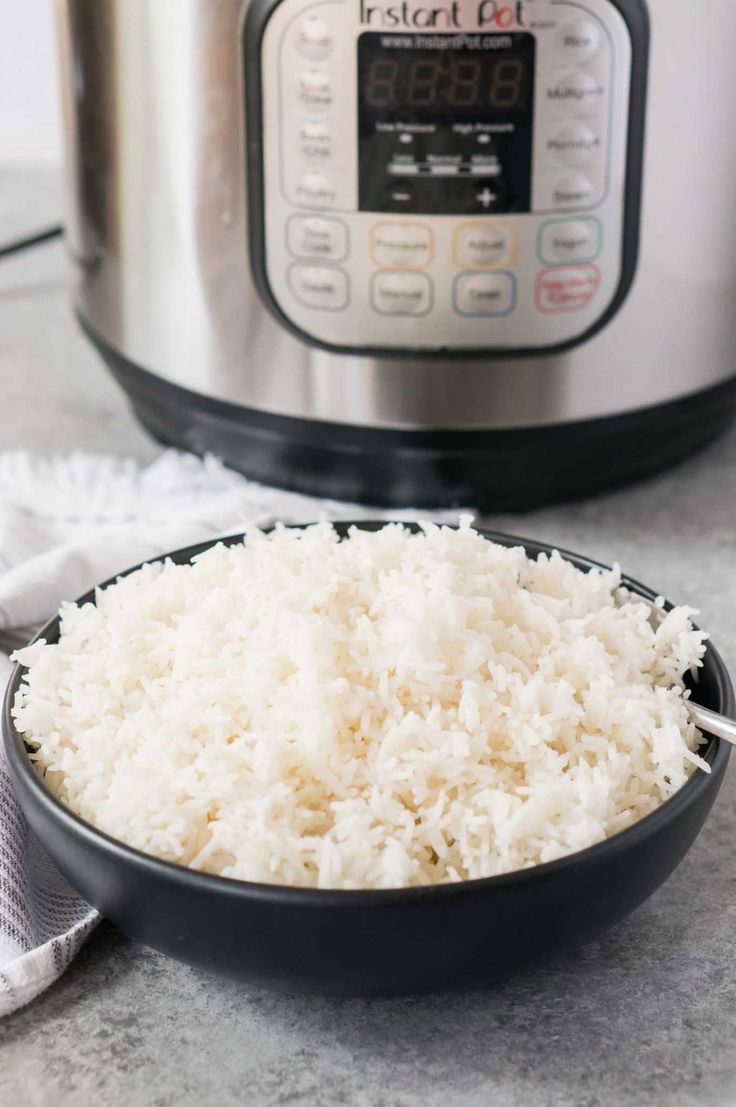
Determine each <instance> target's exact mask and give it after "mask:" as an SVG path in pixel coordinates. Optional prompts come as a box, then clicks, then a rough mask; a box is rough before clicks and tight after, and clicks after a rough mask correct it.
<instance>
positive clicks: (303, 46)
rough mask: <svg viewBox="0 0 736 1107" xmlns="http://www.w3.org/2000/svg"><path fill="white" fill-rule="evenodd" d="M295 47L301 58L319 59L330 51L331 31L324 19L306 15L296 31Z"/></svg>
mask: <svg viewBox="0 0 736 1107" xmlns="http://www.w3.org/2000/svg"><path fill="white" fill-rule="evenodd" d="M296 48H297V50H298V51H299V53H300V54H301V55H302V57H303V58H309V60H310V61H321V60H322V58H326V57H327V55H328V54H329V53H331V51H332V33H331V31H330V28H329V26H328V25H327V23H325V21H324V19H320V18H319V16H317V15H308V16H306V18H305V19H303V20H302V21H301V23H300V24H299V26H298V28H297V32H296Z"/></svg>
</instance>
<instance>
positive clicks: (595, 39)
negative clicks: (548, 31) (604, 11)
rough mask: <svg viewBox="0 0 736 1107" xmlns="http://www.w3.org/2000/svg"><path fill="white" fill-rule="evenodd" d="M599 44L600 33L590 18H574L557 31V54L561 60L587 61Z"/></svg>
mask: <svg viewBox="0 0 736 1107" xmlns="http://www.w3.org/2000/svg"><path fill="white" fill-rule="evenodd" d="M600 44H601V33H600V31H599V29H598V26H597V24H595V23H593V21H592V20H591V19H574V20H573V21H572V22H571V23H565V24H564V25H563V26H562V27H560V29H559V31H558V32H557V55H558V57H559V58H560V60H561V61H567V62H582V61H587V60H588V58H592V57H593V54H595V53H596V52H597V50H598V47H599V46H600Z"/></svg>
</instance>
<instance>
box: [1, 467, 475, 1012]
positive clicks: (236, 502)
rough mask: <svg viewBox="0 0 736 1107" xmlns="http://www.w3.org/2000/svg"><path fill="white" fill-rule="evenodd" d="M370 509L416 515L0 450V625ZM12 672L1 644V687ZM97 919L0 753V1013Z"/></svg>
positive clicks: (34, 619) (47, 975) (44, 976)
mask: <svg viewBox="0 0 736 1107" xmlns="http://www.w3.org/2000/svg"><path fill="white" fill-rule="evenodd" d="M424 514H425V515H427V514H429V513H424ZM376 516H380V517H382V518H392V519H401V518H406V519H409V518H412V517H414V518H415V517H416V513H412V512H411V511H396V512H378V511H376V510H375V509H371V508H365V507H355V506H351V505H348V504H339V503H335V502H334V501H324V500H315V499H311V498H309V497H306V496H299V495H296V494H293V493H290V492H283V491H278V490H276V489H272V488H265V487H263V486H262V485H257V484H252V483H251V482H249V481H247V480H245V478H244V477H241V476H240V475H238V474H237V473H234V472H232V471H231V470H228V469H225V468H224V467H223V466H222V465H221V464H220V463H219V462H218V461H216V460H215V459H214V458H205V459H204V460H203V461H202V460H200V459H199V458H196V457H192V456H191V455H189V454H181V453H177V452H175V451H173V450H169V451H167V452H165V453H163V454H162V455H161V456H160V457H159V458H158V459H157V460H156V461H154V462H153V463H152V464H151V465H149V466H148V467H147V468H143V469H141V468H139V467H138V466H137V465H136V464H135V463H134V462H131V461H124V460H120V459H117V458H111V457H99V456H94V455H91V454H85V453H78V454H74V455H72V456H71V457H68V458H57V459H54V460H44V459H41V458H35V457H33V456H31V455H29V454H28V453H26V452H24V451H19V452H14V453H7V454H0V627H18V626H27V625H29V624H34V623H40V622H43V621H45V620H46V619H48V618H50V617H51V616H52V615H53V614H54V613H55V612H56V610H57V608H58V607H59V604H60V603H61V601H62V600H68V599H74V597H75V596H78V595H80V594H81V593H82V592H86V591H87V590H88V589H89V588H91V587H93V585H95V584H97V583H99V582H100V581H102V580H105V579H106V578H108V577H111V576H113V575H114V574H115V573H118V572H121V571H122V570H123V569H126V568H128V567H129V566H131V565H135V564H136V563H137V562H139V561H144V560H145V559H146V558H150V557H155V556H156V555H158V554H160V553H163V552H166V551H169V550H174V549H177V548H178V547H181V546H187V545H190V544H192V543H194V542H199V541H204V540H205V539H208V538H212V537H215V536H219V535H225V534H233V533H236V532H237V531H239V530H241V529H242V527H243V524H244V523H245V522H257V523H259V524H261V525H264V526H265V525H267V524H268V523H269V522H272V521H275V520H276V519H282V520H283V521H285V522H292V523H306V522H313V521H315V520H316V519H319V518H320V517H325V518H328V519H360V518H370V517H373V518H375V517H376ZM433 516H434V517H435V518H446V519H454V518H456V517H457V515H456V513H444V514H442V515H437V514H436V513H433ZM9 672H10V663H9V661H8V659H7V657H5V656H4V655H3V654H1V653H0V685H2V686H4V685H5V683H6V681H7V675H8V673H9ZM97 919H98V916H97V913H96V912H95V911H93V910H92V909H91V908H90V907H89V905H88V904H86V903H85V902H84V901H83V900H82V899H81V898H80V897H79V896H78V895H77V893H76V892H75V891H74V890H73V889H72V888H71V887H70V886H69V885H68V884H67V883H66V881H65V880H64V879H63V877H62V876H61V874H60V873H59V872H58V871H57V870H56V869H55V868H54V866H53V864H52V863H51V861H50V860H49V858H48V857H47V855H46V854H45V853H44V850H43V848H42V847H41V845H40V844H39V843H38V842H37V841H36V839H35V838H34V836H33V834H32V833H31V832H30V830H29V828H28V826H27V824H26V822H25V819H24V818H23V815H22V812H21V810H20V808H19V806H18V804H17V801H16V799H15V797H14V795H13V792H12V788H11V785H10V779H9V776H8V772H7V768H6V765H5V762H4V758H3V756H2V754H0V1016H1V1015H4V1014H8V1013H9V1012H10V1011H14V1010H15V1009H16V1008H18V1007H21V1006H22V1005H23V1004H24V1003H28V1002H29V1000H31V999H33V998H34V996H37V995H38V994H39V993H40V992H41V991H43V989H44V988H46V987H48V985H49V984H51V983H52V982H53V981H54V980H56V978H57V977H58V976H60V975H61V973H62V972H63V971H64V969H65V968H66V966H67V965H68V964H69V962H70V961H71V960H72V958H73V957H74V956H75V954H76V953H77V950H78V949H79V947H80V945H81V944H82V942H83V940H84V938H85V937H86V936H87V935H88V934H89V932H90V930H91V929H92V928H93V927H94V925H95V923H96V922H97Z"/></svg>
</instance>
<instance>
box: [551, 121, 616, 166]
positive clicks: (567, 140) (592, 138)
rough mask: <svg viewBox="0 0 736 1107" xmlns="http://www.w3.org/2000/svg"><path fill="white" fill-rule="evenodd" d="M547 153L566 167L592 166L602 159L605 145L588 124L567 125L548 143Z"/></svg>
mask: <svg viewBox="0 0 736 1107" xmlns="http://www.w3.org/2000/svg"><path fill="white" fill-rule="evenodd" d="M546 147H547V152H548V153H550V154H552V155H553V157H554V158H555V159H556V160H557V161H561V162H564V163H565V164H566V165H591V164H592V163H594V162H596V161H598V160H599V159H600V155H601V152H602V150H603V143H602V142H601V137H600V135H599V134H598V132H597V131H595V130H594V129H593V128H592V127H589V126H588V125H587V124H586V123H567V124H565V126H564V127H560V128H559V129H558V130H557V131H555V133H554V134H553V135H551V136H550V137H549V138H548V139H547V142H546Z"/></svg>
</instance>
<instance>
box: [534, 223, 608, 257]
mask: <svg viewBox="0 0 736 1107" xmlns="http://www.w3.org/2000/svg"><path fill="white" fill-rule="evenodd" d="M602 234H603V228H602V226H601V224H600V223H599V221H598V220H597V219H569V220H567V219H565V220H563V219H550V220H549V221H548V222H547V223H543V224H542V226H541V227H540V228H539V259H540V261H543V262H544V263H545V264H546V265H554V264H559V262H561V261H567V262H571V261H572V262H580V261H593V260H594V259H595V258H596V257H597V256H598V253H599V252H600V248H601V237H602Z"/></svg>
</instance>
